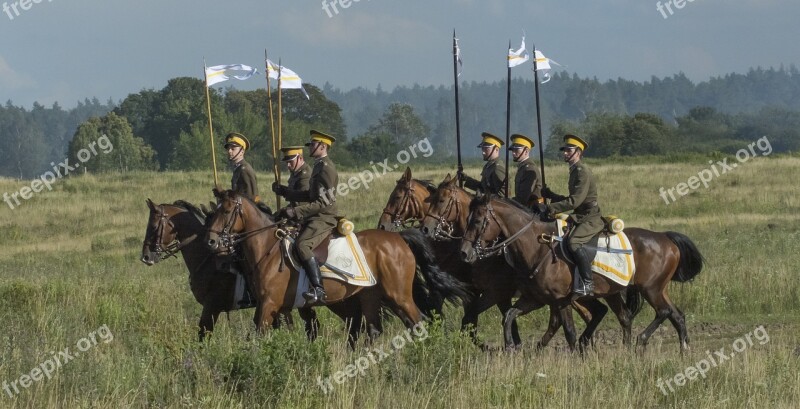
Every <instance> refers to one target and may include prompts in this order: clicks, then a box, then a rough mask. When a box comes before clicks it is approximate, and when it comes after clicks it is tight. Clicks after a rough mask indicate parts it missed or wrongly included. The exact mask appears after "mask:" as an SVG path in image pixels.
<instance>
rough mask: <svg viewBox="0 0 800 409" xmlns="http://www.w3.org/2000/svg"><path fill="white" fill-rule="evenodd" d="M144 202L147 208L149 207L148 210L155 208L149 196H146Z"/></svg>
mask: <svg viewBox="0 0 800 409" xmlns="http://www.w3.org/2000/svg"><path fill="white" fill-rule="evenodd" d="M146 202H147V207H149V208H150V210H155V209H156V205H155V204H153V201H152V200H150V198H148V199H147V200H146Z"/></svg>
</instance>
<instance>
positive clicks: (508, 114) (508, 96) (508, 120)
mask: <svg viewBox="0 0 800 409" xmlns="http://www.w3.org/2000/svg"><path fill="white" fill-rule="evenodd" d="M508 49H509V50H511V40H508ZM506 68H507V69H508V77H507V80H506V166H505V168H506V178H505V180H504V181H503V184H504V185H505V190H506V192H505V194H506V198H508V190H509V189H508V147H509V146H510V145H509V143H510V140H511V60H510V59H509V57H508V56H507V57H506Z"/></svg>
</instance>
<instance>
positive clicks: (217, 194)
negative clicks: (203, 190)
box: [211, 187, 222, 199]
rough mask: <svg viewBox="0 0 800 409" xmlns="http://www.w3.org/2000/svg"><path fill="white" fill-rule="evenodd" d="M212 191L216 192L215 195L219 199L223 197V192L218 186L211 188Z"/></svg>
mask: <svg viewBox="0 0 800 409" xmlns="http://www.w3.org/2000/svg"><path fill="white" fill-rule="evenodd" d="M211 192H213V193H214V197H216V198H217V199H222V192H221V191H220V190H219V189H218V188H216V187H214V188H213V189H211Z"/></svg>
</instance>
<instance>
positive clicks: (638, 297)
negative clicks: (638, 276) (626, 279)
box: [625, 286, 644, 319]
mask: <svg viewBox="0 0 800 409" xmlns="http://www.w3.org/2000/svg"><path fill="white" fill-rule="evenodd" d="M642 306H644V299H643V298H642V293H640V292H639V290H638V289H637V288H636V287H633V286H631V287H628V288H626V289H625V308H627V309H628V312H630V314H631V319H634V318H635V317H636V315H638V314H639V312H640V311H642Z"/></svg>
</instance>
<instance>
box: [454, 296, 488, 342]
mask: <svg viewBox="0 0 800 409" xmlns="http://www.w3.org/2000/svg"><path fill="white" fill-rule="evenodd" d="M484 299H485V298H484V296H483V294H479V295H478V297H477V298H474V299H472V300H470V301H469V302H467V303H466V304H464V317H463V318H461V332H464V331H466V332H467V334H468V335H469V337H470V339H472V342H473V343H475V345H480V342H479V341H478V315H480V313H481V312H483V311H486V309H487V308H489V307H488V306H485V304H486V303H485V302H484Z"/></svg>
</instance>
